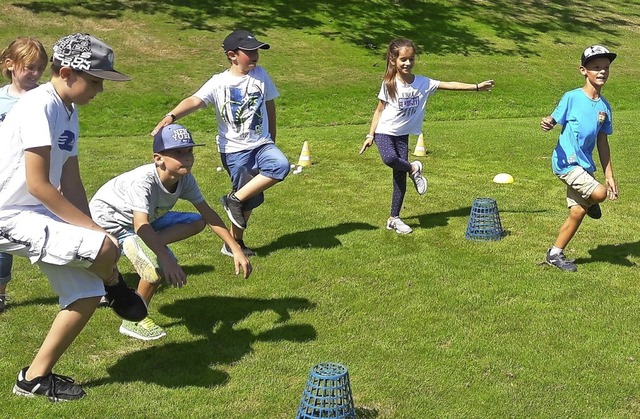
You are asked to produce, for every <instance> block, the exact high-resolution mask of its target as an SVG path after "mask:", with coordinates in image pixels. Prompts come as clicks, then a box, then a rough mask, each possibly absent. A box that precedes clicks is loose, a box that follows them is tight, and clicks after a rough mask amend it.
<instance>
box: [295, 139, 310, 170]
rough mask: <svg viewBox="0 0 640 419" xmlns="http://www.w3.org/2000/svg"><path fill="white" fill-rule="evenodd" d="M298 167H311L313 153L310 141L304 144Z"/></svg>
mask: <svg viewBox="0 0 640 419" xmlns="http://www.w3.org/2000/svg"><path fill="white" fill-rule="evenodd" d="M298 166H302V167H307V166H311V152H310V151H309V142H308V141H305V142H304V144H303V145H302V152H301V153H300V159H299V160H298Z"/></svg>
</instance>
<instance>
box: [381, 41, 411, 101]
mask: <svg viewBox="0 0 640 419" xmlns="http://www.w3.org/2000/svg"><path fill="white" fill-rule="evenodd" d="M402 48H411V49H413V52H415V53H417V52H418V50H417V48H416V45H415V44H414V43H413V41H411V40H409V39H406V38H398V39H394V40H393V41H391V42H390V43H389V46H388V47H387V70H386V72H385V73H384V87H385V89H386V91H387V96H388V97H389V98H390V99H391V100H395V98H396V75H397V73H398V69H397V68H396V60H397V59H398V57H399V56H400V50H401V49H402Z"/></svg>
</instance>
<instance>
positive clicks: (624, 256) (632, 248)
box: [576, 242, 640, 267]
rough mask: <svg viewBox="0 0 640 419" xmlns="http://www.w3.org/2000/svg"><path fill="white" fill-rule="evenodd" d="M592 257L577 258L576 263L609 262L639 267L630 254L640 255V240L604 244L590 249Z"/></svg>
mask: <svg viewBox="0 0 640 419" xmlns="http://www.w3.org/2000/svg"><path fill="white" fill-rule="evenodd" d="M589 254H590V255H591V257H590V258H579V259H576V263H592V262H608V263H611V264H615V265H621V266H629V267H637V266H638V264H637V263H635V262H633V261H631V260H629V256H636V257H640V242H633V243H622V244H604V245H600V246H598V247H596V248H595V249H591V250H589Z"/></svg>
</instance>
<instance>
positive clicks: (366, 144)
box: [358, 135, 373, 154]
mask: <svg viewBox="0 0 640 419" xmlns="http://www.w3.org/2000/svg"><path fill="white" fill-rule="evenodd" d="M372 145H373V136H371V135H367V138H366V139H365V140H364V143H362V148H361V149H360V152H359V153H358V154H362V153H364V152H365V151H366V150H367V148H369V147H371V146H372Z"/></svg>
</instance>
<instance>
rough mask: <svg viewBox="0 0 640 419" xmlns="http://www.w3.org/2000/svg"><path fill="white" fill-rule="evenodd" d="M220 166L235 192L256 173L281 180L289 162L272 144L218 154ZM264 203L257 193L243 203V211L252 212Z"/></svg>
mask: <svg viewBox="0 0 640 419" xmlns="http://www.w3.org/2000/svg"><path fill="white" fill-rule="evenodd" d="M220 158H221V159H222V165H223V166H224V168H225V170H226V171H227V172H228V173H229V176H231V183H232V185H233V190H234V191H237V190H238V189H240V188H242V187H243V186H244V185H245V184H246V183H247V182H249V181H250V180H251V179H252V178H253V177H254V176H255V175H257V174H258V173H259V174H261V175H262V176H266V177H268V178H271V179H276V180H283V179H284V178H285V177H287V175H288V174H289V169H290V167H289V160H288V159H287V157H286V156H285V155H284V153H283V152H282V151H280V149H279V148H278V147H277V146H276V145H275V144H274V143H268V144H263V145H261V146H259V147H256V148H254V149H251V150H244V151H237V152H235V153H220ZM263 202H264V194H263V193H259V194H258V195H256V196H253V197H251V198H250V199H249V200H247V201H246V202H244V203H243V208H244V209H245V210H247V211H248V210H252V209H254V208H256V207H258V206H259V205H260V204H262V203H263Z"/></svg>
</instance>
